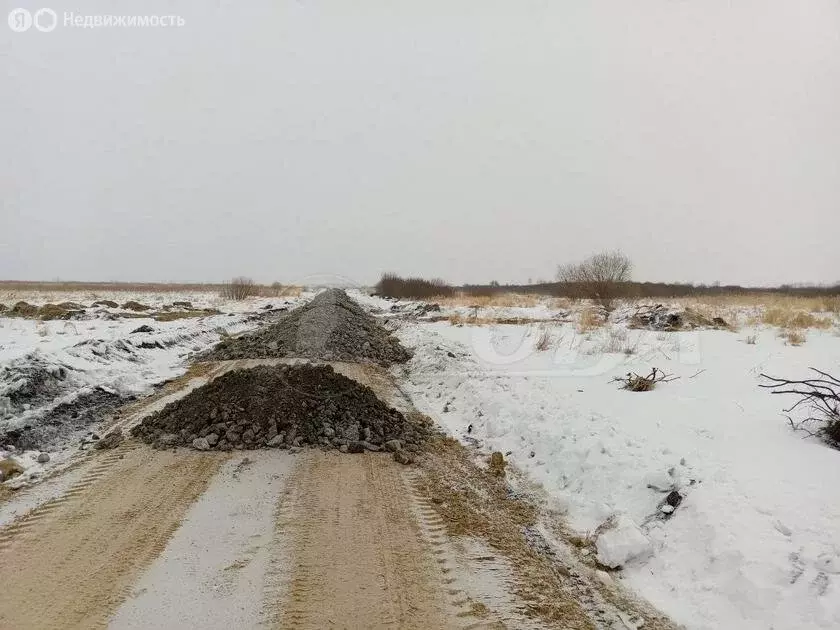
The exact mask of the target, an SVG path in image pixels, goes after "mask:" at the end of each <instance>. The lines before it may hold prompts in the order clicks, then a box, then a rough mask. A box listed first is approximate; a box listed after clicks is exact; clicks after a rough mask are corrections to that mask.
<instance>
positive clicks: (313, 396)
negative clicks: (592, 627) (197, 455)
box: [131, 364, 430, 453]
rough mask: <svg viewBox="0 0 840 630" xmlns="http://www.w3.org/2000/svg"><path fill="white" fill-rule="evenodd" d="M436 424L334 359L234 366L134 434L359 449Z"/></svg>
mask: <svg viewBox="0 0 840 630" xmlns="http://www.w3.org/2000/svg"><path fill="white" fill-rule="evenodd" d="M429 430H430V426H429V425H428V424H427V423H425V422H421V421H415V420H410V419H408V418H406V417H405V416H404V415H403V414H402V413H400V412H399V411H397V410H396V409H394V408H392V407H389V406H388V405H386V404H385V403H384V402H382V401H381V400H380V399H379V398H378V397H377V396H376V394H375V393H374V392H373V390H371V389H370V388H369V387H367V386H365V385H362V384H360V383H357V382H356V381H354V380H352V379H349V378H347V377H346V376H343V375H341V374H339V373H337V372H336V371H335V370H334V369H333V368H332V367H331V366H329V365H313V364H298V365H277V366H258V367H254V368H249V369H244V370H233V371H230V372H227V373H225V374H223V375H221V376H219V377H218V378H216V379H214V380H213V381H211V382H210V383H208V384H206V385H204V386H203V387H200V388H198V389H196V390H194V391H193V392H191V393H190V394H188V395H187V396H185V397H184V398H182V399H180V400H177V401H175V402H172V403H170V404H168V405H167V406H166V407H164V408H163V409H162V410H161V411H159V412H157V413H155V414H153V415H151V416H149V417H147V418H146V419H144V420H143V422H142V423H140V424H138V425H137V426H135V427H134V428H132V430H131V435H132V436H134V437H139V438H141V439H142V440H143V441H144V442H146V443H148V444H152V445H154V446H156V447H160V448H166V447H172V446H192V447H193V448H196V449H198V450H223V451H224V450H231V449H255V448H262V447H269V448H272V447H275V448H289V447H299V446H302V445H314V446H324V447H327V448H338V449H340V450H345V449H344V448H343V447H346V450H347V451H349V452H351V453H352V452H363V451H378V450H381V448H382V446H383V445H384V444H386V443H389V442H391V441H393V440H399V443H400V444H401V445H404V446H405V447H408V446H411V447H413V448H416V447H418V446H419V445H420V444H422V442H423V441H424V440H425V437H426V435H427V434H428V432H429Z"/></svg>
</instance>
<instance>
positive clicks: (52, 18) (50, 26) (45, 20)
mask: <svg viewBox="0 0 840 630" xmlns="http://www.w3.org/2000/svg"><path fill="white" fill-rule="evenodd" d="M32 21H33V22H34V23H35V28H37V29H38V30H39V31H41V32H42V33H51V32H52V31H54V30H55V27H56V26H58V16H57V15H56V14H55V11H53V10H52V9H38V10H37V11H35V15H34V17H33V18H32Z"/></svg>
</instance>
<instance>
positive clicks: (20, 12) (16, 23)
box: [9, 9, 55, 33]
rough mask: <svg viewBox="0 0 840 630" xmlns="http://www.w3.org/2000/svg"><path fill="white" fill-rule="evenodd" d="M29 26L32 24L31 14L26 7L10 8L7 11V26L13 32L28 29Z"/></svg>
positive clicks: (21, 31)
mask: <svg viewBox="0 0 840 630" xmlns="http://www.w3.org/2000/svg"><path fill="white" fill-rule="evenodd" d="M53 15H55V14H53ZM30 26H32V14H31V13H30V12H29V11H27V10H26V9H12V10H11V11H9V28H10V29H12V30H13V31H14V32H15V33H23V32H24V31H28V30H29V27H30Z"/></svg>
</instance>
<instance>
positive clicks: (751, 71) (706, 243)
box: [0, 0, 840, 284]
mask: <svg viewBox="0 0 840 630" xmlns="http://www.w3.org/2000/svg"><path fill="white" fill-rule="evenodd" d="M207 4H208V3H206V2H198V1H195V0H189V1H182V2H177V3H176V2H162V1H160V0H156V1H150V2H144V3H142V4H138V3H129V2H117V3H114V2H109V3H105V2H102V1H99V0H97V1H94V2H85V3H84V4H82V5H81V6H78V7H62V9H61V10H60V11H58V10H57V11H58V13H59V19H60V22H61V20H62V17H63V16H62V13H63V11H74V12H75V13H77V14H85V15H92V14H96V13H100V12H101V13H106V14H117V15H122V14H126V15H128V14H137V13H148V14H154V13H157V14H163V15H169V14H178V15H182V16H183V17H184V18H185V19H186V25H185V26H184V27H182V28H134V29H131V28H123V29H79V28H69V27H64V26H62V25H60V26H59V27H58V28H57V29H56V30H55V31H54V32H52V33H38V32H34V31H29V32H26V33H13V32H12V31H11V30H10V29H8V28H6V27H5V25H0V26H2V29H0V30H2V32H0V46H2V49H0V51H1V52H2V54H0V59H1V60H2V61H0V63H2V65H3V70H4V72H3V74H2V79H0V80H2V87H1V88H0V95H2V99H0V100H1V101H2V116H1V117H0V137H2V144H0V193H2V209H0V211H1V212H2V215H0V218H1V219H2V224H0V276H2V277H6V278H25V279H50V278H55V277H60V278H63V279H86V280H172V281H181V280H215V279H221V278H226V277H229V276H231V275H234V274H247V275H251V276H253V277H255V278H257V279H259V280H264V281H271V280H281V281H295V280H297V279H299V278H303V277H307V276H309V275H311V274H315V273H325V274H339V275H341V276H344V277H348V278H351V279H353V280H356V281H358V282H364V283H369V282H372V281H374V280H375V279H376V277H377V276H378V273H379V272H380V271H382V270H385V269H388V270H394V271H398V272H401V273H405V274H422V275H427V276H442V277H445V278H447V279H449V280H451V281H456V282H462V281H473V282H474V281H488V280H491V279H496V280H499V281H503V282H504V281H524V280H526V279H528V278H529V277H530V278H534V279H537V278H550V277H551V276H552V274H553V271H554V268H555V265H556V264H557V263H559V262H564V261H567V260H570V259H574V258H577V257H581V256H584V255H586V254H588V253H590V252H592V251H594V250H597V249H603V248H614V247H621V248H623V249H624V250H625V251H626V252H627V253H629V254H630V255H631V257H632V258H633V259H634V260H635V262H636V267H637V273H636V275H637V277H639V278H641V279H650V280H683V281H698V282H700V281H705V282H711V281H715V280H721V281H723V282H740V283H753V284H774V283H780V282H790V281H801V280H810V281H821V282H832V281H837V280H840V265H838V263H840V256H838V254H837V234H838V232H840V218H838V217H840V212H838V210H840V117H839V116H838V115H837V112H838V111H840V5H838V4H837V2H836V1H834V0H810V1H809V2H791V1H790V0H763V1H758V0H727V1H723V0H704V1H703V2H700V1H698V0H692V1H689V0H682V1H678V0H638V1H636V2H633V3H627V2H621V1H619V0H597V1H594V2H571V1H568V2H567V1H552V2H547V1H528V2H513V1H510V0H509V1H507V2H487V1H482V2H478V1H477V0H475V1H470V2H465V3H455V4H453V3H444V2H440V1H437V0H436V1H432V2H422V3H421V2H416V3H410V4H409V3H402V2H396V3H393V2H384V1H383V0H380V1H376V2H374V1H372V0H362V1H360V2H354V3H346V2H342V3H339V2H307V1H304V2H266V1H262V0H259V1H257V0H255V1H253V2H249V3H229V2H221V3H216V4H214V6H212V7H211V6H206V5H207ZM115 7H116V8H115ZM8 8H9V9H11V8H13V7H11V6H9V7H8Z"/></svg>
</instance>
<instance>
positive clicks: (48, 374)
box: [0, 352, 69, 414]
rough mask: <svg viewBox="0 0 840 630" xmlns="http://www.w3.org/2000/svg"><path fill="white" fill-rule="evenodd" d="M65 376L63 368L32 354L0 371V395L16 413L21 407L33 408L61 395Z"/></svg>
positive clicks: (65, 379) (66, 374)
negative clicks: (4, 397)
mask: <svg viewBox="0 0 840 630" xmlns="http://www.w3.org/2000/svg"><path fill="white" fill-rule="evenodd" d="M68 376H69V368H68V367H67V366H65V365H58V364H53V363H50V362H48V361H47V360H46V359H45V358H44V357H43V356H41V355H40V354H39V353H38V352H33V353H30V354H28V355H26V356H24V357H21V358H20V359H17V360H15V361H12V362H11V363H10V364H9V365H6V366H4V367H3V368H2V369H0V393H2V394H3V395H4V396H6V397H8V399H9V401H10V403H11V405H12V412H13V413H14V414H18V413H21V412H22V411H24V410H25V407H24V405H29V406H31V407H36V406H39V405H42V404H45V403H47V402H49V401H51V400H53V399H54V398H56V397H57V396H59V395H60V394H62V393H64V392H65V391H66V390H67V389H68V383H67V382H66V381H67V379H68Z"/></svg>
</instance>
